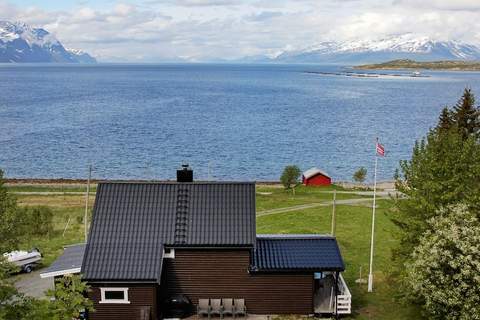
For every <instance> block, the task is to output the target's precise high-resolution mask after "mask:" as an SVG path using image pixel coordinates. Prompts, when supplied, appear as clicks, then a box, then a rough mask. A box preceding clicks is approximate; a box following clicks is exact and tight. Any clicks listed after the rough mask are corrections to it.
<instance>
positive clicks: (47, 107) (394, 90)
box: [0, 64, 480, 181]
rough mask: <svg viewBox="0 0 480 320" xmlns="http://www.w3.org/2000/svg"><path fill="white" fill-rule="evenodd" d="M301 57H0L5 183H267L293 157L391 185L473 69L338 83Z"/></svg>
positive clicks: (478, 89)
mask: <svg viewBox="0 0 480 320" xmlns="http://www.w3.org/2000/svg"><path fill="white" fill-rule="evenodd" d="M345 70H348V69H345V68H344V67H341V66H318V65H316V66H313V65H214V64H161V65H138V64H136V65H111V64H98V65H88V66H87V65H13V64H10V65H8V64H4V65H0V168H2V169H4V170H5V171H6V174H7V176H8V177H11V178H27V177H28V178H84V177H86V174H87V167H88V165H89V164H92V165H93V168H94V172H93V176H94V177H95V178H99V179H173V178H174V177H175V170H176V169H177V168H178V167H179V166H180V165H181V164H182V162H188V163H189V164H190V165H191V166H192V167H193V169H194V174H195V178H196V179H208V178H210V179H214V180H275V179H278V178H279V176H280V174H281V171H282V169H283V168H284V167H285V166H286V165H289V164H296V165H298V166H299V167H300V168H301V169H304V170H305V169H308V168H310V167H313V166H316V167H319V168H321V169H323V170H325V171H326V172H328V173H329V174H330V175H331V176H332V177H333V179H334V180H337V181H338V180H350V179H351V177H352V174H353V172H354V171H355V170H356V169H357V168H358V167H360V166H364V167H366V168H367V170H368V172H369V180H371V179H372V176H373V165H374V153H375V138H376V137H379V139H380V141H381V142H382V143H383V144H384V145H385V148H386V157H385V158H381V159H380V160H379V179H380V180H391V179H392V176H393V174H394V171H395V169H396V168H397V167H398V163H399V161H400V160H402V159H409V158H410V156H411V150H412V147H413V144H414V142H415V140H416V139H420V138H422V137H423V136H425V134H426V133H427V132H428V130H429V128H430V127H432V126H434V125H435V124H436V121H437V117H438V114H439V112H440V110H441V109H442V108H443V107H444V106H446V105H449V106H451V105H453V104H455V103H456V101H457V100H458V98H459V97H460V96H461V94H462V91H463V89H464V88H465V87H470V88H472V89H473V91H474V92H475V93H477V94H478V95H480V73H475V72H424V73H423V74H424V75H428V76H429V77H410V76H408V75H409V74H410V72H408V71H404V72H402V71H398V72H383V71H382V73H389V74H392V73H395V74H400V75H404V76H400V77H394V76H384V75H381V76H378V77H372V78H370V77H351V76H346V75H345V74H340V75H331V74H318V73H311V72H338V71H345Z"/></svg>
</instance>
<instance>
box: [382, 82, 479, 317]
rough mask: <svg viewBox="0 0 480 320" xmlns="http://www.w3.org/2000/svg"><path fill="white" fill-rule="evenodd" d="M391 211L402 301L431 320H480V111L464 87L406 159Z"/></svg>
mask: <svg viewBox="0 0 480 320" xmlns="http://www.w3.org/2000/svg"><path fill="white" fill-rule="evenodd" d="M395 180H396V188H397V190H398V191H400V192H401V193H403V194H404V195H405V196H406V197H402V198H397V199H396V201H395V210H394V211H393V212H392V213H391V214H390V215H391V219H392V221H393V222H394V223H395V224H396V225H397V226H399V228H400V230H401V233H400V245H399V246H398V248H397V249H396V250H395V251H394V260H395V262H396V272H397V275H398V277H397V278H398V279H399V280H398V282H399V283H398V284H399V288H400V291H401V297H402V298H403V299H407V300H410V301H414V302H415V303H416V304H418V305H419V306H421V307H422V310H423V312H424V316H425V317H427V318H429V319H480V276H479V275H480V220H479V219H480V109H479V107H477V106H475V97H474V95H473V93H472V91H471V90H470V89H465V91H464V93H463V95H462V97H461V99H460V100H459V101H458V103H457V104H456V105H455V106H454V107H453V108H449V107H445V108H444V109H443V110H442V112H441V114H440V116H439V119H438V123H437V125H436V126H435V127H434V128H432V129H431V130H430V131H429V132H428V134H427V135H426V137H424V138H423V139H421V140H420V141H417V142H416V143H415V146H414V148H413V152H412V157H411V159H410V160H408V161H401V162H400V170H399V171H398V172H397V173H396V175H395Z"/></svg>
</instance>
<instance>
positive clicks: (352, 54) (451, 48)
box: [241, 34, 480, 64]
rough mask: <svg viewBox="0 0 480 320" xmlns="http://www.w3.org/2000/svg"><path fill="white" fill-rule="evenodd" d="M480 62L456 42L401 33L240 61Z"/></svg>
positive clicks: (477, 52) (473, 50)
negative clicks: (376, 38)
mask: <svg viewBox="0 0 480 320" xmlns="http://www.w3.org/2000/svg"><path fill="white" fill-rule="evenodd" d="M397 59H411V60H417V61H434V60H466V61H472V60H480V48H479V47H477V46H475V45H472V44H467V43H463V42H460V41H455V40H450V41H437V40H433V39H431V38H429V37H416V36H415V35H413V34H403V35H395V36H390V37H386V38H383V39H380V40H358V41H343V42H336V41H329V42H321V43H318V44H316V45H313V46H310V47H307V48H305V49H302V50H294V51H284V52H281V53H280V54H278V55H276V56H275V57H273V58H271V57H266V56H254V57H245V58H243V59H241V60H242V61H244V62H278V63H282V62H283V63H343V64H345V63H346V64H358V63H379V62H384V61H389V60H397Z"/></svg>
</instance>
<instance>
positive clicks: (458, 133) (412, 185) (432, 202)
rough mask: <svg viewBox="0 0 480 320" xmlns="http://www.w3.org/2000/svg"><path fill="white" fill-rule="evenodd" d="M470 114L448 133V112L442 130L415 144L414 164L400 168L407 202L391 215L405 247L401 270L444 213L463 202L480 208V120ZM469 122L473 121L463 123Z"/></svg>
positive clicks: (459, 113) (467, 101) (457, 117)
mask: <svg viewBox="0 0 480 320" xmlns="http://www.w3.org/2000/svg"><path fill="white" fill-rule="evenodd" d="M460 101H464V103H463V102H462V103H461V105H464V106H468V105H473V104H472V102H473V94H472V93H471V92H470V90H466V91H465V94H464V96H463V97H462V99H461V100H460ZM459 105H460V104H459ZM467 110H470V109H469V108H468V107H464V108H463V107H462V108H455V110H454V111H453V112H452V114H451V116H452V119H454V124H455V125H454V126H453V127H451V129H449V130H447V127H446V126H443V124H447V126H448V115H447V114H448V110H445V109H444V111H442V115H441V116H440V119H439V123H438V126H437V127H436V128H435V129H433V130H431V131H430V132H429V133H428V135H427V136H426V138H424V139H422V140H421V141H420V142H417V143H415V147H414V149H413V152H412V158H411V160H409V161H401V162H400V171H401V172H400V175H399V176H398V177H397V179H396V187H397V190H398V191H400V192H401V193H403V194H404V195H406V197H404V198H401V199H398V200H397V201H396V206H395V211H394V212H392V215H391V217H392V220H393V222H394V223H396V224H397V225H398V226H400V229H401V239H400V243H401V245H400V246H399V247H398V248H397V250H396V251H395V255H394V258H396V259H397V261H398V262H399V265H398V266H399V268H400V269H402V268H403V263H404V262H405V261H407V260H408V259H410V258H411V257H410V255H411V253H412V252H413V249H414V248H415V247H416V246H417V245H418V243H419V238H420V236H421V235H422V234H423V233H424V232H426V231H427V230H428V229H429V228H430V226H429V225H428V224H427V221H428V220H429V219H431V218H435V217H436V216H437V215H438V212H439V210H440V209H441V208H444V207H447V206H449V205H452V204H457V203H459V202H463V203H466V204H467V205H468V206H469V208H478V207H480V183H479V181H480V144H479V141H478V138H477V136H476V133H475V130H474V129H475V126H472V124H475V123H479V121H480V115H479V114H478V113H475V112H466V111H467ZM472 110H473V109H472ZM464 115H468V116H467V117H466V116H464ZM465 118H469V121H467V122H465V121H463V120H461V119H465ZM440 128H442V129H440ZM444 129H445V130H444ZM467 133H468V135H466V134H467Z"/></svg>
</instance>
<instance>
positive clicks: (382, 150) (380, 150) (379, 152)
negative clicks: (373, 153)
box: [376, 141, 385, 157]
mask: <svg viewBox="0 0 480 320" xmlns="http://www.w3.org/2000/svg"><path fill="white" fill-rule="evenodd" d="M376 149H377V155H379V156H381V157H385V147H384V146H382V145H381V144H380V143H378V141H377V147H376Z"/></svg>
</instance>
